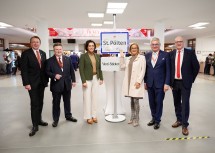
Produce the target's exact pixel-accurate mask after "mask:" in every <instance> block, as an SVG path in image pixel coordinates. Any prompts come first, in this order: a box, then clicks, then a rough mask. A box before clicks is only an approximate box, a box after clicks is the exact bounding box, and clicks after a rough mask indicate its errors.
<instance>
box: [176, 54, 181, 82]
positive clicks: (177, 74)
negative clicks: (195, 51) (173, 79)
mask: <svg viewBox="0 0 215 153" xmlns="http://www.w3.org/2000/svg"><path fill="white" fill-rule="evenodd" d="M180 65H181V51H180V50H179V51H178V61H177V70H176V76H177V78H180V77H181V74H180V68H181V66H180Z"/></svg>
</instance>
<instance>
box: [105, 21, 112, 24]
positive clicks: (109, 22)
mask: <svg viewBox="0 0 215 153" xmlns="http://www.w3.org/2000/svg"><path fill="white" fill-rule="evenodd" d="M104 24H113V21H104Z"/></svg>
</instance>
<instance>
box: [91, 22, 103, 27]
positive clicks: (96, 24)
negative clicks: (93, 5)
mask: <svg viewBox="0 0 215 153" xmlns="http://www.w3.org/2000/svg"><path fill="white" fill-rule="evenodd" d="M91 26H94V27H101V26H102V24H101V23H91Z"/></svg>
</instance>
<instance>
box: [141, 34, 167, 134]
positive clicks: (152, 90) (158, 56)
mask: <svg viewBox="0 0 215 153" xmlns="http://www.w3.org/2000/svg"><path fill="white" fill-rule="evenodd" d="M151 49H152V52H148V53H147V54H146V55H145V58H146V74H145V77H144V82H145V89H146V90H148V97H149V106H150V109H151V115H152V120H151V121H150V122H149V123H148V124H147V125H148V126H152V125H154V129H155V130H156V129H159V127H160V121H161V116H162V111H163V100H164V96H165V92H166V91H167V90H168V89H169V85H170V58H169V53H167V52H164V51H162V50H160V40H159V39H158V38H152V40H151Z"/></svg>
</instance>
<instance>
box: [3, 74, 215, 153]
mask: <svg viewBox="0 0 215 153" xmlns="http://www.w3.org/2000/svg"><path fill="white" fill-rule="evenodd" d="M76 76H77V80H78V81H77V82H78V84H77V87H76V88H74V89H73V90H72V98H71V102H72V113H73V115H74V117H76V118H78V122H77V123H71V122H67V121H66V120H65V119H64V115H63V110H62V112H61V118H60V123H59V126H58V127H57V128H53V127H52V126H51V123H52V116H51V107H52V97H51V92H50V91H49V88H47V89H46V91H45V100H44V102H45V104H44V109H43V119H44V120H45V121H47V122H48V123H49V126H48V127H40V129H39V132H38V133H37V134H36V135H35V136H34V137H29V136H28V132H29V131H30V128H31V120H30V104H29V96H28V93H27V92H26V91H25V90H24V88H23V87H22V84H21V78H20V75H17V76H0V153H60V152H61V153H67V152H68V153H71V152H74V153H85V152H86V153H131V152H134V153H139V152H141V153H143V152H147V153H160V152H161V153H167V152H169V153H181V152H184V153H202V152H204V153H214V152H215V138H214V137H215V132H214V129H215V123H214V116H215V111H214V108H215V100H214V99H215V92H214V91H215V77H214V76H204V75H203V74H199V76H198V78H197V80H196V82H195V83H194V85H193V89H192V96H191V114H190V126H189V129H190V135H189V137H194V136H195V137H197V136H210V138H209V139H198V140H178V141H166V140H165V139H166V138H180V137H184V136H183V135H182V134H181V128H178V129H173V128H172V127H171V124H172V123H173V122H174V121H175V115H174V107H173V102H172V94H171V91H168V92H167V94H166V97H165V100H164V110H163V117H162V122H161V127H160V129H159V130H154V129H153V128H152V127H148V126H147V125H146V124H147V122H148V121H149V120H150V119H151V117H150V110H149V105H148V99H147V97H146V98H145V99H143V100H141V102H140V104H141V112H140V126H139V127H136V128H134V127H132V126H130V125H128V124H127V120H128V119H127V120H126V121H124V122H120V123H110V122H106V121H105V119H104V112H103V107H104V105H105V96H104V95H105V87H104V85H103V86H101V87H100V88H99V89H98V92H100V93H99V94H98V95H100V96H99V99H100V103H99V106H98V110H99V112H98V119H99V123H98V124H94V125H88V124H86V122H85V121H84V120H83V113H82V111H83V109H82V90H81V82H80V78H79V74H78V72H76ZM146 95H147V94H146ZM123 100H124V99H123ZM62 108H63V107H62ZM125 109H126V117H127V118H129V115H130V103H129V100H128V99H126V100H125Z"/></svg>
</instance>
